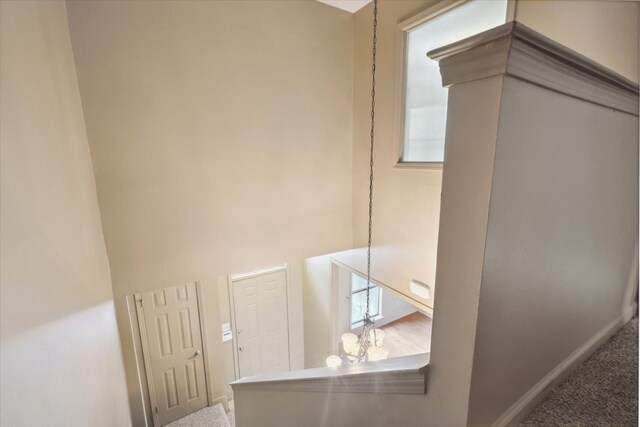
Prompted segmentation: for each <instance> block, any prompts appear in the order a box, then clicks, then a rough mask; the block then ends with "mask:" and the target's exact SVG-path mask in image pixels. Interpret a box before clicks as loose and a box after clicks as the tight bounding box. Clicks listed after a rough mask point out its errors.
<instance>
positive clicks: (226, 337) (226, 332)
mask: <svg viewBox="0 0 640 427" xmlns="http://www.w3.org/2000/svg"><path fill="white" fill-rule="evenodd" d="M232 339H233V334H232V333H231V323H223V324H222V342H225V341H231V340H232Z"/></svg>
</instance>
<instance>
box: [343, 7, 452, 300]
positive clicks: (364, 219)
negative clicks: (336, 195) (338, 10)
mask: <svg viewBox="0 0 640 427" xmlns="http://www.w3.org/2000/svg"><path fill="white" fill-rule="evenodd" d="M433 3H435V2H433V1H392V2H391V1H388V2H381V3H380V5H379V18H378V50H377V63H376V129H375V132H376V147H375V163H374V164H375V170H374V173H375V182H374V187H375V188H374V231H373V243H374V246H375V247H374V249H373V252H372V263H373V267H372V275H373V276H374V277H375V278H376V279H377V280H378V281H380V282H382V283H384V284H386V285H387V286H390V287H393V288H394V289H396V290H398V291H399V292H402V293H404V294H406V295H411V296H412V297H413V298H415V299H417V300H418V301H419V302H421V303H423V304H427V305H428V306H431V307H433V300H432V299H429V300H423V299H421V298H420V297H417V296H415V295H413V294H411V293H410V291H409V283H410V282H411V280H412V279H416V280H419V281H421V282H424V283H427V284H429V285H430V286H434V284H435V270H436V251H437V246H438V222H439V216H440V189H441V186H442V170H425V169H400V168H396V167H395V166H396V163H397V161H398V158H399V152H400V144H401V142H400V128H401V126H402V125H401V124H400V123H399V122H398V120H397V119H398V117H397V111H398V109H399V108H400V105H401V104H400V95H401V94H400V91H401V89H402V87H401V86H400V85H399V84H398V79H399V74H400V73H401V69H400V67H399V60H400V58H399V54H400V52H399V42H400V36H401V32H400V31H399V29H398V24H399V22H401V21H403V20H405V19H407V18H409V17H411V16H412V15H414V14H416V13H418V12H420V11H422V10H424V9H425V8H427V7H428V6H429V5H432V4H433ZM371 14H372V5H371V4H370V5H368V6H366V7H364V8H362V9H361V10H360V11H358V12H357V13H356V14H355V21H354V25H355V27H354V82H353V90H354V97H353V118H354V121H353V128H354V131H353V147H354V148H353V153H354V155H353V215H354V216H353V227H354V229H353V230H354V231H353V232H354V246H355V247H363V246H365V245H366V243H367V224H368V190H369V143H370V139H369V132H370V120H371V118H370V113H371V37H372V28H371ZM343 261H344V262H345V263H347V264H349V265H352V266H354V265H353V264H354V263H355V264H364V261H365V252H364V251H362V252H360V257H359V260H349V259H344V260H343ZM354 267H356V268H357V266H354Z"/></svg>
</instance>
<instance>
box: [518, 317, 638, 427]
mask: <svg viewBox="0 0 640 427" xmlns="http://www.w3.org/2000/svg"><path fill="white" fill-rule="evenodd" d="M521 425H522V426H536V427H539V426H544V427H551V426H563V427H569V426H570V427H604V426H607V427H612V426H616V427H623V426H637V425H638V319H637V318H634V319H631V320H630V321H629V323H627V324H626V325H625V326H624V327H622V329H620V330H619V331H618V332H617V333H616V334H615V335H614V336H613V337H611V338H610V339H609V341H607V342H606V343H605V344H604V345H603V346H602V347H600V348H599V349H598V350H597V351H596V352H595V353H594V354H593V355H592V356H591V357H590V358H589V359H587V360H586V361H585V362H584V363H583V364H582V365H580V366H579V367H578V368H577V369H576V370H575V371H574V372H572V373H571V374H570V375H569V377H568V378H567V379H566V380H565V381H564V382H563V383H561V384H559V385H558V386H556V387H555V388H553V389H552V390H551V392H550V393H549V395H548V396H547V397H546V398H545V399H544V400H543V401H542V402H541V403H540V404H539V405H538V406H537V407H535V408H534V409H533V411H532V412H531V413H530V414H529V415H527V417H526V418H525V420H524V421H523V422H522V424H521Z"/></svg>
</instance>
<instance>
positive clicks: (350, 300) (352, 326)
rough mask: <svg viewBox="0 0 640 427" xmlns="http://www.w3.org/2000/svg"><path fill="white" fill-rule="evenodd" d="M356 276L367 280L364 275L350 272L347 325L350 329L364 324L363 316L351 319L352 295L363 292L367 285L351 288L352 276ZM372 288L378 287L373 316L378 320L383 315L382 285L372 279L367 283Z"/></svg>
mask: <svg viewBox="0 0 640 427" xmlns="http://www.w3.org/2000/svg"><path fill="white" fill-rule="evenodd" d="M354 276H357V277H359V278H361V279H363V280H365V281H366V280H367V279H366V278H365V277H363V276H361V275H359V274H356V273H354V272H351V283H350V284H349V285H350V289H349V327H350V329H351V330H354V329H358V328H361V327H362V326H363V325H364V318H363V319H360V320H358V321H357V322H355V323H354V321H353V296H354V295H356V294H359V293H362V292H365V291H366V290H367V287H364V288H362V289H358V290H357V291H354V290H353V277H354ZM374 288H378V310H377V313H376V314H375V315H374V316H373V319H374V320H378V319H382V317H383V313H382V287H381V286H378V285H375V284H373V281H372V282H370V283H369V286H368V289H374Z"/></svg>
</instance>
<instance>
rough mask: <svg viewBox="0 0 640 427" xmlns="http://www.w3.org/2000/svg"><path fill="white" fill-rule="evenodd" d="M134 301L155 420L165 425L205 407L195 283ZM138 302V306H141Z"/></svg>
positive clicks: (160, 291)
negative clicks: (138, 319) (139, 314)
mask: <svg viewBox="0 0 640 427" xmlns="http://www.w3.org/2000/svg"><path fill="white" fill-rule="evenodd" d="M137 298H138V299H139V301H138V304H139V311H138V313H142V314H143V317H144V324H143V325H141V329H142V328H144V331H143V334H142V336H143V340H144V338H145V336H146V342H145V343H144V344H146V345H145V346H144V349H143V350H144V351H146V352H147V354H146V355H145V356H146V357H145V361H148V362H150V365H151V367H150V369H148V368H149V367H147V372H148V374H149V373H150V374H151V375H150V376H151V378H150V381H149V387H150V388H151V389H153V390H152V394H153V395H154V396H155V401H156V402H155V405H156V406H157V410H156V409H155V408H152V410H153V411H154V412H155V413H156V415H155V416H154V419H156V420H157V422H159V425H164V424H167V423H169V422H171V421H174V420H176V419H178V418H181V417H184V416H185V415H188V414H190V413H192V412H194V411H197V410H198V409H201V408H204V407H205V406H207V403H208V402H207V391H206V390H207V387H206V380H205V371H204V356H203V354H202V336H201V334H200V315H199V310H198V297H197V292H196V285H195V283H188V284H185V285H180V286H174V287H171V288H165V289H162V290H157V291H152V292H145V293H143V294H141V295H140V296H137ZM140 299H141V300H142V301H140Z"/></svg>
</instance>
